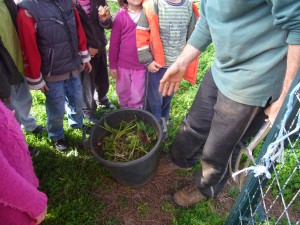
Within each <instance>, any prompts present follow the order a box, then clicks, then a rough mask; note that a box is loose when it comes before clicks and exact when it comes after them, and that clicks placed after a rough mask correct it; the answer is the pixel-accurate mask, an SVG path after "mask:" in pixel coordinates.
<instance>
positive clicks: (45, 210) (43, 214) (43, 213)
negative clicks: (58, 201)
mask: <svg viewBox="0 0 300 225" xmlns="http://www.w3.org/2000/svg"><path fill="white" fill-rule="evenodd" d="M46 214H47V206H46V208H45V209H44V211H43V212H42V213H41V214H40V215H38V216H37V217H35V218H34V223H35V224H40V223H41V222H42V221H43V220H44V219H45V217H46Z"/></svg>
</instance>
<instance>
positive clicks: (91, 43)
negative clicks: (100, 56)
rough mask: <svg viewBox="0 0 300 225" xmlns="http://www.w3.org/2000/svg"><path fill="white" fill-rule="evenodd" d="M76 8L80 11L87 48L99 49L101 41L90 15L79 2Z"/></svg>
mask: <svg viewBox="0 0 300 225" xmlns="http://www.w3.org/2000/svg"><path fill="white" fill-rule="evenodd" d="M76 9H77V11H78V14H79V17H80V21H81V24H82V26H83V30H84V33H85V35H86V38H87V48H89V47H91V48H97V49H98V48H99V47H101V46H99V41H98V40H97V37H98V35H97V33H96V32H95V28H94V27H93V25H92V23H91V21H90V17H89V16H88V15H87V14H86V12H85V11H84V9H83V8H82V7H81V5H80V4H79V3H77V4H76Z"/></svg>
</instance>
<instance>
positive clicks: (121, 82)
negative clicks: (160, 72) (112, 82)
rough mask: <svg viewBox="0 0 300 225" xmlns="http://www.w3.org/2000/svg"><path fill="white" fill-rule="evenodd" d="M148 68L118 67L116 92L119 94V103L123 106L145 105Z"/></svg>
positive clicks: (139, 106)
mask: <svg viewBox="0 0 300 225" xmlns="http://www.w3.org/2000/svg"><path fill="white" fill-rule="evenodd" d="M145 77H146V69H142V70H133V69H125V68H120V67H119V68H118V78H117V80H116V92H117V94H118V96H119V104H120V106H121V107H122V108H139V109H141V108H142V107H143V101H144V94H145Z"/></svg>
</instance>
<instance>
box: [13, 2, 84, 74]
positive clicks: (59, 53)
mask: <svg viewBox="0 0 300 225" xmlns="http://www.w3.org/2000/svg"><path fill="white" fill-rule="evenodd" d="M18 7H21V8H24V9H26V10H28V11H29V12H30V13H31V15H32V16H33V18H34V20H35V22H36V24H37V28H36V29H37V39H36V41H37V45H38V47H39V51H40V55H41V59H42V65H41V72H42V74H43V75H49V76H50V75H62V74H65V73H67V72H71V71H74V70H76V69H78V68H79V67H80V65H81V56H80V55H79V53H78V37H77V26H76V21H75V14H74V8H73V2H72V1H71V0H23V1H21V2H20V3H18Z"/></svg>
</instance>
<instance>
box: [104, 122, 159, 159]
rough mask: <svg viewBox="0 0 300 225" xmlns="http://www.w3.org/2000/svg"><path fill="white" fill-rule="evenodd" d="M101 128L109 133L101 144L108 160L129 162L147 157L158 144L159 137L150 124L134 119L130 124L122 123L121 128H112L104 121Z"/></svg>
mask: <svg viewBox="0 0 300 225" xmlns="http://www.w3.org/2000/svg"><path fill="white" fill-rule="evenodd" d="M101 128H103V129H105V130H106V131H108V135H106V136H105V137H104V138H103V139H102V140H101V141H100V142H99V143H98V149H99V150H101V152H102V154H103V157H104V158H105V159H106V160H109V161H114V162H129V161H132V160H135V159H138V158H141V157H142V156H144V155H146V154H147V153H148V152H149V151H150V150H151V149H152V148H153V147H154V146H155V144H156V142H157V139H158V135H157V133H156V131H155V129H154V128H153V127H152V126H151V125H150V124H148V123H144V121H142V120H139V119H138V118H136V117H135V118H134V119H133V120H132V121H130V122H126V121H121V122H120V125H119V127H117V128H112V127H110V126H109V125H108V124H107V122H106V121H105V120H104V126H101Z"/></svg>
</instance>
